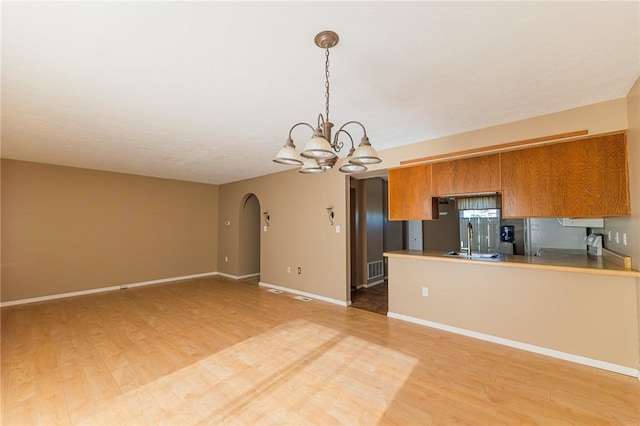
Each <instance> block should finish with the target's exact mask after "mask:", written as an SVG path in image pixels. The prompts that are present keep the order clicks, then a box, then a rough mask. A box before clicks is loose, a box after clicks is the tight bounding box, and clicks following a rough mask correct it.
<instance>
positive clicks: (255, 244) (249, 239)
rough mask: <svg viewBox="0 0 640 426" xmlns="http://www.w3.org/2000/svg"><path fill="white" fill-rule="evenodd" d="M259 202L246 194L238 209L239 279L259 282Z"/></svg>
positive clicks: (253, 196)
mask: <svg viewBox="0 0 640 426" xmlns="http://www.w3.org/2000/svg"><path fill="white" fill-rule="evenodd" d="M260 216H261V214H260V201H259V200H258V197H256V195H255V194H247V195H245V196H244V197H243V199H242V206H241V208H240V227H239V228H240V247H239V249H240V250H239V251H240V258H239V274H238V275H239V278H240V279H242V280H244V281H250V282H255V283H258V282H259V281H260Z"/></svg>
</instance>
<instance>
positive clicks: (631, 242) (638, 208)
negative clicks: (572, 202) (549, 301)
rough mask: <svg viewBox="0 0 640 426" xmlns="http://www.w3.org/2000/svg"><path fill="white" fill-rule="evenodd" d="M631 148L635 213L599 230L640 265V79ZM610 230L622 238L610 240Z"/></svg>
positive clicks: (631, 101) (631, 108)
mask: <svg viewBox="0 0 640 426" xmlns="http://www.w3.org/2000/svg"><path fill="white" fill-rule="evenodd" d="M627 116H628V122H629V130H628V131H627V150H628V155H629V187H630V194H629V195H630V196H631V216H630V217H620V218H608V219H605V227H604V229H602V230H596V232H600V233H602V234H604V235H605V237H604V246H605V247H607V248H609V249H610V250H613V251H616V252H618V253H622V254H626V255H628V256H631V258H632V261H633V268H634V269H640V79H638V81H636V83H635V85H634V86H633V88H632V89H631V91H630V92H629V96H628V97H627ZM608 231H611V232H612V233H613V235H615V233H616V232H618V235H619V236H620V240H619V241H620V242H619V243H616V242H615V239H612V241H609V240H608V238H607V235H608ZM623 233H626V234H627V237H628V238H627V245H624V244H623V241H622V234H623Z"/></svg>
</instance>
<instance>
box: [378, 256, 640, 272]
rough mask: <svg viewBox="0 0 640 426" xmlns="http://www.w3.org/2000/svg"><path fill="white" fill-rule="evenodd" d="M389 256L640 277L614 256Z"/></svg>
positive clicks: (489, 265)
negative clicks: (484, 257) (478, 258)
mask: <svg viewBox="0 0 640 426" xmlns="http://www.w3.org/2000/svg"><path fill="white" fill-rule="evenodd" d="M384 256H386V257H398V258H412V259H420V258H422V259H428V260H437V261H443V262H457V263H460V262H462V263H467V264H474V265H486V266H488V267H512V268H513V267H515V268H532V269H546V270H551V271H567V272H582V273H589V274H599V275H617V276H627V277H636V278H640V271H637V270H635V269H628V268H625V267H623V266H622V265H620V263H619V262H617V261H616V259H613V258H611V257H610V256H591V255H555V254H554V255H544V256H520V255H507V254H505V255H503V257H502V259H501V260H499V261H488V260H475V259H464V258H458V257H451V256H445V255H444V252H440V251H422V250H401V251H392V252H385V253H384Z"/></svg>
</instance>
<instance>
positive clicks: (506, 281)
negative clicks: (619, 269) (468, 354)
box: [389, 257, 638, 368]
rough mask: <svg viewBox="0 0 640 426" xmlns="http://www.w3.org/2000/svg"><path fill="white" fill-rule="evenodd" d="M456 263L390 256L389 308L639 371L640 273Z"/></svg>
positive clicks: (440, 322) (425, 318)
mask: <svg viewBox="0 0 640 426" xmlns="http://www.w3.org/2000/svg"><path fill="white" fill-rule="evenodd" d="M456 261H457V262H456V263H453V262H452V261H444V260H429V259H428V258H424V259H406V258H397V257H391V258H390V259H389V268H390V277H389V280H390V281H389V311H390V312H394V313H400V314H403V315H408V316H410V317H414V318H419V319H422V320H426V321H432V322H435V323H439V324H444V325H448V326H452V327H458V328H461V329H465V330H470V331H475V332H478V333H483V334H488V335H491V336H497V337H502V338H505V339H510V340H514V341H517V342H522V343H528V344H531V345H535V346H539V347H543V348H547V349H553V350H556V351H561V352H565V353H569V354H574V355H580V356H583V357H587V358H591V359H595V360H599V361H604V362H609V363H613V364H617V365H622V366H626V367H629V368H637V366H638V322H637V317H638V316H637V309H636V300H635V292H636V288H635V287H636V284H635V278H633V277H631V278H630V277H618V276H604V275H594V274H584V273H573V272H555V271H547V270H538V269H521V268H514V267H507V266H500V265H499V264H486V263H480V264H478V262H467V261H464V260H462V261H461V260H458V259H456ZM422 287H427V288H428V289H429V296H428V297H422V296H421V294H422Z"/></svg>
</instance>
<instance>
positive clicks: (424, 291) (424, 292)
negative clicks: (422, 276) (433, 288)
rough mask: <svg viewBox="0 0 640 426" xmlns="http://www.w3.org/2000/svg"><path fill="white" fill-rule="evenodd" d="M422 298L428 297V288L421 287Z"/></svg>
mask: <svg viewBox="0 0 640 426" xmlns="http://www.w3.org/2000/svg"><path fill="white" fill-rule="evenodd" d="M422 296H423V297H429V287H422Z"/></svg>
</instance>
